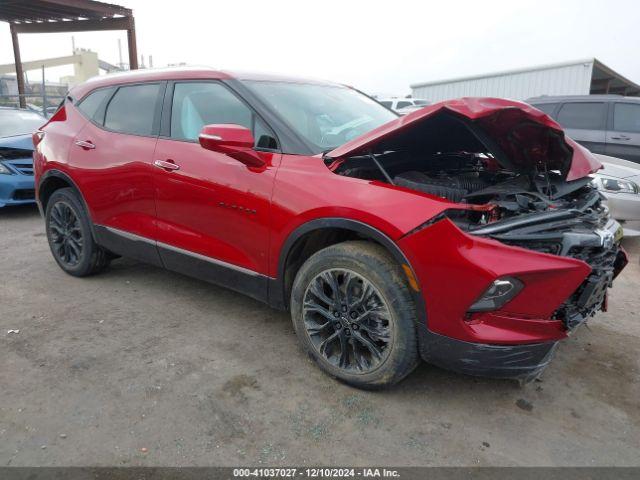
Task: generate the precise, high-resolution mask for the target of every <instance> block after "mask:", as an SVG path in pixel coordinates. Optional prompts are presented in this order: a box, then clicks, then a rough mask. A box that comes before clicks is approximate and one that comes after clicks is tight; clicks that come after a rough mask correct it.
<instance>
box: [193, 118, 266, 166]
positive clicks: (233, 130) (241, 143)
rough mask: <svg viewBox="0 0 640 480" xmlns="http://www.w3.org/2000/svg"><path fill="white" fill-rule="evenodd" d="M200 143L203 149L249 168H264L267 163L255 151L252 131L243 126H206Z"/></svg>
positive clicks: (203, 128) (201, 132) (199, 139)
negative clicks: (223, 155) (222, 155)
mask: <svg viewBox="0 0 640 480" xmlns="http://www.w3.org/2000/svg"><path fill="white" fill-rule="evenodd" d="M198 141H199V142H200V145H201V146H202V148H206V149H207V150H211V151H213V152H218V153H223V154H225V155H228V156H230V157H231V158H233V159H235V160H238V161H239V162H242V163H244V164H245V165H247V166H248V167H262V166H264V164H265V162H264V160H262V158H260V155H258V152H256V151H255V150H254V149H253V145H254V142H255V140H254V139H253V134H252V133H251V130H249V129H248V128H246V127H243V126H241V125H234V124H224V125H205V126H204V127H202V130H200V135H199V136H198Z"/></svg>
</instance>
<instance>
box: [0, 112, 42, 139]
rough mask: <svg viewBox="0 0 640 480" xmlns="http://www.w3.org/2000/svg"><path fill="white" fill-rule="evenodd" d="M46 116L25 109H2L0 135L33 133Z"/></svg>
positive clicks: (10, 135)
mask: <svg viewBox="0 0 640 480" xmlns="http://www.w3.org/2000/svg"><path fill="white" fill-rule="evenodd" d="M45 121H46V120H45V118H44V117H42V116H40V115H38V114H37V113H34V112H29V111H25V110H0V137H12V136H14V135H25V134H27V133H33V132H34V131H36V130H37V129H38V128H39V127H40V126H41V125H42V124H43V123H44V122H45Z"/></svg>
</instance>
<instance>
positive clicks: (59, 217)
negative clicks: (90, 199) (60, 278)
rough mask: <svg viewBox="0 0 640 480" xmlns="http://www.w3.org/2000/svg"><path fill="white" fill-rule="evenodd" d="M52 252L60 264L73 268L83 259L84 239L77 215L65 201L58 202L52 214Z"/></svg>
mask: <svg viewBox="0 0 640 480" xmlns="http://www.w3.org/2000/svg"><path fill="white" fill-rule="evenodd" d="M49 235H50V237H49V238H50V241H51V244H52V245H51V251H52V252H53V255H54V256H55V257H56V260H58V262H59V263H61V264H63V265H64V266H66V267H68V268H73V267H75V266H76V265H78V263H80V260H81V258H82V253H83V249H84V237H83V234H82V228H81V227H80V222H79V220H78V217H77V215H76V213H75V212H74V211H73V208H72V207H71V205H69V203H67V202H65V201H64V200H59V201H58V202H56V203H55V204H54V205H53V206H52V208H51V212H50V221H49Z"/></svg>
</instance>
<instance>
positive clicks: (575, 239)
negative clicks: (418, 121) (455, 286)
mask: <svg viewBox="0 0 640 480" xmlns="http://www.w3.org/2000/svg"><path fill="white" fill-rule="evenodd" d="M429 122H430V123H429V124H428V125H427V124H425V125H423V129H422V132H418V131H417V130H414V131H412V132H409V133H405V134H404V138H403V136H402V135H399V136H398V138H394V139H392V140H387V141H386V143H383V144H381V145H377V146H376V147H377V148H376V149H375V150H374V149H372V150H371V151H369V152H368V153H367V154H364V155H362V154H361V155H358V156H352V157H349V158H346V159H343V160H341V161H338V162H335V164H333V165H330V168H331V169H332V170H333V171H334V173H336V174H338V175H344V176H349V177H356V178H362V179H368V180H378V181H382V182H386V183H390V184H392V185H395V186H397V187H401V188H405V189H410V190H414V191H418V192H422V193H425V194H428V195H433V196H435V197H440V198H442V199H445V200H448V201H450V202H454V203H456V204H459V205H460V207H456V208H450V209H448V210H447V211H446V212H444V214H442V215H440V216H439V217H436V218H434V219H432V220H431V221H430V222H436V221H438V220H440V219H442V218H443V217H447V218H449V219H450V220H451V221H453V222H454V223H455V224H456V225H457V226H458V227H460V228H461V229H462V230H465V231H467V232H468V233H471V234H474V235H480V236H486V237H490V238H493V239H496V240H499V241H501V242H503V243H505V244H509V245H514V246H520V247H524V248H528V249H531V250H536V251H539V252H543V253H548V254H553V255H562V256H570V257H574V258H578V259H580V260H583V261H585V262H586V263H587V264H589V265H590V266H591V268H592V273H591V275H589V277H588V278H587V279H586V280H585V282H584V283H583V285H582V286H581V287H580V288H579V289H578V290H577V291H576V292H575V293H574V295H573V296H572V297H571V298H569V299H568V300H567V302H566V303H565V305H563V306H562V307H561V308H560V309H559V310H558V311H557V312H556V315H555V318H557V319H561V320H563V322H564V323H565V326H566V327H567V329H572V328H574V327H575V326H576V325H578V324H580V323H582V322H583V321H584V320H585V319H586V318H588V317H589V316H591V315H593V314H595V312H596V311H597V310H600V309H604V308H606V290H607V288H608V287H609V286H610V285H611V282H612V280H613V278H614V277H615V276H616V275H617V273H618V272H619V271H620V270H622V268H623V267H624V265H625V264H626V256H625V255H624V253H622V252H621V249H620V246H619V241H620V238H621V232H622V230H621V228H620V225H619V224H618V223H617V222H615V221H614V220H611V219H610V217H609V214H608V211H607V208H606V206H605V205H604V204H603V203H602V196H601V194H600V193H599V192H598V191H597V189H596V188H595V187H593V186H592V185H591V178H590V177H589V176H584V177H582V178H578V179H575V180H571V181H567V180H566V178H567V172H568V169H569V166H570V165H571V150H570V148H569V147H568V145H567V144H566V143H565V142H564V137H563V135H562V133H559V132H558V131H556V130H553V129H549V128H546V127H541V126H540V125H535V124H534V122H527V121H518V122H514V123H513V126H512V128H511V130H506V131H503V132H501V133H500V135H496V134H495V132H493V133H494V134H493V135H491V134H488V133H487V128H484V127H483V126H482V125H479V124H478V123H476V122H472V121H470V120H468V119H462V118H459V117H457V116H455V115H452V114H449V113H442V114H440V115H437V116H434V117H433V118H431V119H429ZM531 138H533V139H534V140H535V141H530V139H531Z"/></svg>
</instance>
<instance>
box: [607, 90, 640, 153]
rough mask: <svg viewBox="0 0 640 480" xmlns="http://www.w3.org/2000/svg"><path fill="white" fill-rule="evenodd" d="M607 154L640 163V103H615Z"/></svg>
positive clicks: (610, 123) (610, 116) (608, 134)
mask: <svg viewBox="0 0 640 480" xmlns="http://www.w3.org/2000/svg"><path fill="white" fill-rule="evenodd" d="M612 107H613V108H612V112H611V114H610V115H609V118H610V122H609V130H608V131H607V147H606V154H607V155H610V156H612V157H618V158H624V159H625V160H630V161H632V162H636V163H640V103H631V102H623V101H621V102H614V103H613V104H612Z"/></svg>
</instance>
